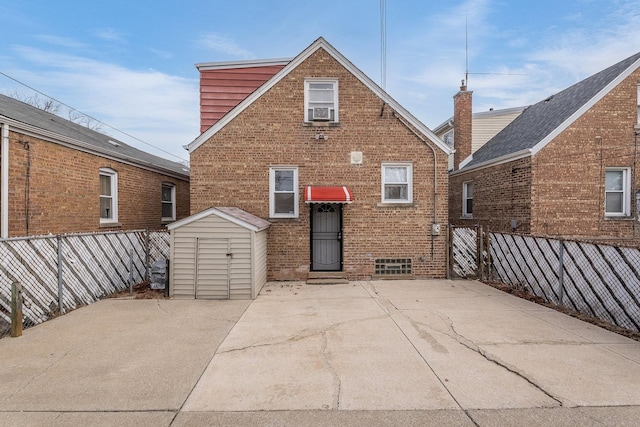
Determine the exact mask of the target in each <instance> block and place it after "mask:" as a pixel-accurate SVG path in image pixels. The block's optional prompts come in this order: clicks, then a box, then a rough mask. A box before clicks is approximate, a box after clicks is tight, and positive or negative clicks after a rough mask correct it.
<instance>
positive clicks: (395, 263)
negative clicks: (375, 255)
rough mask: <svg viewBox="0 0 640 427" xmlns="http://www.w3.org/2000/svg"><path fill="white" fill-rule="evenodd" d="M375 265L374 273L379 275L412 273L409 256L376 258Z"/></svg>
mask: <svg viewBox="0 0 640 427" xmlns="http://www.w3.org/2000/svg"><path fill="white" fill-rule="evenodd" d="M375 267H376V268H375V274H376V275H380V276H394V275H401V274H402V275H404V274H412V269H411V258H381V259H376V266H375Z"/></svg>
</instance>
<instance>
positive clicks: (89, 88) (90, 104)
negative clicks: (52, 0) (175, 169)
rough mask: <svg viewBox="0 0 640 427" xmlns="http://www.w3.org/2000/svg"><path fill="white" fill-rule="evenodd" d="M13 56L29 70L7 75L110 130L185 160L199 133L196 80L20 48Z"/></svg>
mask: <svg viewBox="0 0 640 427" xmlns="http://www.w3.org/2000/svg"><path fill="white" fill-rule="evenodd" d="M17 51H18V52H19V54H20V55H21V56H22V58H23V59H25V60H27V63H28V64H29V65H28V68H29V70H31V71H26V70H13V71H12V73H13V74H14V77H16V78H18V79H19V80H22V81H23V82H24V83H27V84H30V85H31V86H32V87H36V88H37V89H38V90H41V91H43V92H44V93H46V94H47V95H50V96H52V97H54V98H56V99H58V101H60V102H63V103H64V104H67V105H70V106H72V107H74V108H76V109H78V110H79V111H81V112H83V113H86V114H88V115H90V116H93V117H95V118H96V119H98V120H100V121H103V122H105V123H107V124H108V125H110V126H113V127H115V128H117V129H120V130H122V131H124V132H126V133H128V134H130V135H133V136H134V137H136V138H139V139H142V140H143V141H145V142H147V143H149V144H152V145H154V146H157V147H159V148H161V149H162V150H165V151H168V152H169V153H172V154H174V155H177V156H179V157H181V158H183V159H188V154H187V152H186V151H185V150H184V149H183V148H182V146H183V145H185V144H188V143H189V142H191V140H192V139H193V138H195V137H196V136H198V134H199V123H198V117H199V105H198V93H199V92H198V82H197V80H191V79H184V78H180V77H175V76H171V75H168V74H164V73H161V72H158V71H154V70H142V71H141V70H131V69H127V68H125V67H121V66H118V65H114V64H108V63H104V62H100V61H96V60H93V59H88V58H84V57H80V56H74V55H64V54H57V53H52V52H48V51H42V50H39V49H34V48H27V47H20V48H19V49H17ZM58 94H63V95H61V96H59V95H58ZM103 131H104V132H105V133H108V134H109V135H111V136H113V137H114V138H117V139H120V140H122V141H124V142H126V143H129V144H131V145H133V146H135V147H137V148H139V149H141V150H144V151H147V152H150V153H153V154H156V155H158V156H162V157H166V158H169V159H171V160H174V161H177V160H178V159H176V158H175V157H169V156H167V154H166V153H162V152H159V151H155V150H153V149H152V148H151V147H149V146H147V145H144V144H140V143H139V142H137V141H135V140H132V139H131V138H128V137H127V136H124V135H122V134H120V133H118V132H116V131H114V130H112V129H109V128H106V127H104V128H103ZM185 135H186V136H185Z"/></svg>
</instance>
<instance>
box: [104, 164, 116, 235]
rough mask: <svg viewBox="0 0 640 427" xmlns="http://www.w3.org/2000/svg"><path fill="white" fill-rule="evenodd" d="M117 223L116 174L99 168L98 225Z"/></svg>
mask: <svg viewBox="0 0 640 427" xmlns="http://www.w3.org/2000/svg"><path fill="white" fill-rule="evenodd" d="M111 222H118V173H117V172H116V171H114V170H113V169H109V168H100V223H111Z"/></svg>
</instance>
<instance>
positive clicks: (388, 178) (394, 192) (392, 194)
mask: <svg viewBox="0 0 640 427" xmlns="http://www.w3.org/2000/svg"><path fill="white" fill-rule="evenodd" d="M412 169H413V165H411V163H383V164H382V202H383V203H412V202H413V184H412V180H413V178H412Z"/></svg>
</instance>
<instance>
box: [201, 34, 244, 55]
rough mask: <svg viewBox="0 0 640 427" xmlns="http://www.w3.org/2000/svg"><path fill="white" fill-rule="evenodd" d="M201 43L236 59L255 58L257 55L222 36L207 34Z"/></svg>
mask: <svg viewBox="0 0 640 427" xmlns="http://www.w3.org/2000/svg"><path fill="white" fill-rule="evenodd" d="M199 43H200V44H202V45H203V46H205V47H206V48H208V49H212V50H214V51H216V52H220V53H224V54H226V55H230V56H232V57H234V58H240V59H253V58H255V55H254V54H253V53H251V52H250V51H248V50H247V49H244V48H242V47H240V46H239V45H238V44H237V43H236V42H235V41H234V40H232V39H230V38H227V37H224V36H221V35H219V34H214V33H210V34H205V35H203V36H202V37H201V38H200V40H199Z"/></svg>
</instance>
